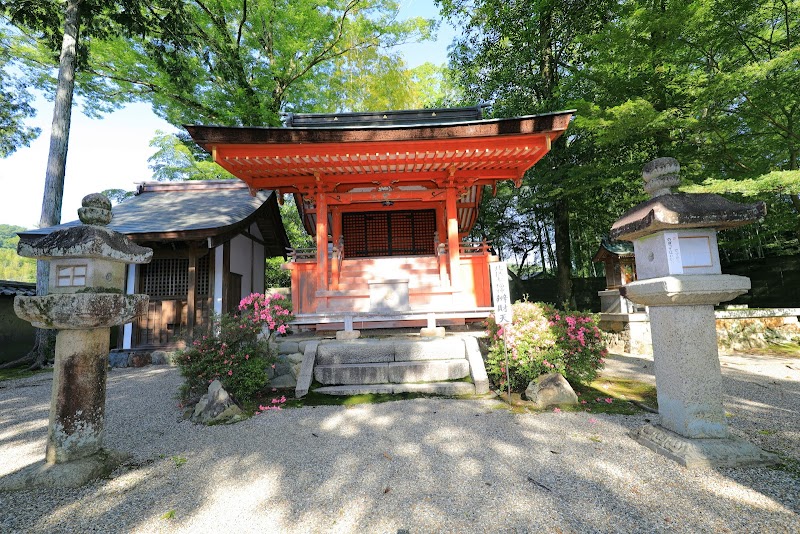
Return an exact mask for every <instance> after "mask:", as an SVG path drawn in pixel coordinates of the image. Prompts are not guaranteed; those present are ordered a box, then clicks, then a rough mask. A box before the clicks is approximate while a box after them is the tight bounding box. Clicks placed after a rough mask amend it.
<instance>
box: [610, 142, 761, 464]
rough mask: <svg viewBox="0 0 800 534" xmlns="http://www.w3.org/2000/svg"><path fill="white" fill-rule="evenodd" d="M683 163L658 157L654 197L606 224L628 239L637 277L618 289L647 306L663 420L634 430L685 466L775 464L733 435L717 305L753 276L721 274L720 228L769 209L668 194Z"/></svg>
mask: <svg viewBox="0 0 800 534" xmlns="http://www.w3.org/2000/svg"><path fill="white" fill-rule="evenodd" d="M679 171H680V165H679V164H678V162H677V161H676V160H675V159H673V158H659V159H656V160H653V161H651V162H650V163H648V164H647V165H645V167H644V169H643V172H642V176H643V178H644V181H645V186H644V188H645V191H647V192H648V193H649V194H650V197H651V198H650V200H648V201H645V202H643V203H641V204H639V205H638V206H636V207H634V208H632V209H631V210H629V211H628V212H627V213H625V214H624V215H623V216H622V217H621V218H620V219H619V220H617V221H616V222H615V223H614V225H613V226H612V228H611V237H612V239H619V240H626V241H633V247H634V254H635V257H636V270H637V277H638V280H637V281H636V282H631V283H630V284H627V285H625V286H622V287H621V288H620V293H621V294H622V295H623V296H625V297H627V298H628V299H629V300H631V301H632V302H635V303H637V304H642V305H645V306H648V307H649V313H650V328H651V333H652V339H653V359H654V362H655V375H656V389H657V391H658V408H659V414H660V416H661V417H660V419H661V421H660V425H657V426H647V427H644V428H642V429H641V430H639V432H638V434H637V438H638V440H639V441H640V442H641V443H642V444H644V445H646V446H647V447H649V448H651V449H653V450H655V451H656V452H659V453H661V454H664V455H666V456H668V457H670V458H673V459H674V460H676V461H678V462H679V463H681V464H683V465H686V466H703V465H704V466H729V467H732V466H738V465H748V464H757V463H770V462H772V461H774V458H773V456H772V455H769V454H767V453H765V452H764V451H762V450H761V449H759V448H758V447H755V446H754V445H752V444H750V443H748V442H746V441H744V440H741V439H739V438H736V437H734V436H732V435H731V434H730V432H729V430H728V425H727V423H726V421H725V410H724V408H723V405H722V397H723V391H722V374H721V372H720V365H719V354H718V352H717V334H716V325H715V317H714V306H715V305H717V304H719V303H720V302H724V301H727V300H731V299H733V298H735V297H737V296H738V295H741V294H743V293H746V292H747V291H748V290H749V289H750V279H749V278H747V277H744V276H733V275H727V274H722V270H721V268H720V261H719V250H718V248H717V229H720V228H730V227H734V226H740V225H743V224H747V223H750V222H753V221H755V220H758V219H760V218H761V217H763V216H764V215H765V214H766V207H765V205H764V203H763V202H758V203H755V204H739V203H736V202H732V201H729V200H727V199H725V198H723V197H721V196H719V195H713V194H687V193H672V192H671V190H670V188H672V187H675V186H677V185H679V184H680V178H679V176H678V173H679Z"/></svg>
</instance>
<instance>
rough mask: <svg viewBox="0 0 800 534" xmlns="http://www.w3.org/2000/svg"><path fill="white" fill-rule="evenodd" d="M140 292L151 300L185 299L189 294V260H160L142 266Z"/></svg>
mask: <svg viewBox="0 0 800 534" xmlns="http://www.w3.org/2000/svg"><path fill="white" fill-rule="evenodd" d="M206 278H208V276H206ZM142 292H143V293H145V294H146V295H149V296H150V298H151V299H164V298H184V299H185V298H186V297H187V295H188V294H189V259H188V258H162V259H156V260H153V261H151V262H150V263H146V264H144V265H143V266H142Z"/></svg>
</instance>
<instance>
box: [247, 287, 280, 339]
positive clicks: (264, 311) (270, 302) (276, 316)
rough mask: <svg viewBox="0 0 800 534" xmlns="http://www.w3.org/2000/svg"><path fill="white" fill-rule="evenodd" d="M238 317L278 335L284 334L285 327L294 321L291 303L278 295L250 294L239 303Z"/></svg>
mask: <svg viewBox="0 0 800 534" xmlns="http://www.w3.org/2000/svg"><path fill="white" fill-rule="evenodd" d="M239 315H241V316H242V317H249V318H250V320H251V321H252V324H253V325H261V327H262V328H263V327H266V328H268V329H269V331H270V332H276V333H278V334H285V333H286V325H287V324H288V323H289V321H291V320H292V319H294V316H293V315H292V301H291V300H289V298H288V297H285V296H283V295H281V294H279V293H272V294H271V295H267V294H265V293H251V294H250V295H248V296H246V297H245V298H243V299H242V300H241V302H239Z"/></svg>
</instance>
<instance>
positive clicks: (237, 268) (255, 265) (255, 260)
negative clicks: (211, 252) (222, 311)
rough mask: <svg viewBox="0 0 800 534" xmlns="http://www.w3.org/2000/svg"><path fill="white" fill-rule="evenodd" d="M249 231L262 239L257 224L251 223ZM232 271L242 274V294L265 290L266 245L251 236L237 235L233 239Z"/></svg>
mask: <svg viewBox="0 0 800 534" xmlns="http://www.w3.org/2000/svg"><path fill="white" fill-rule="evenodd" d="M248 230H249V232H250V233H251V234H252V235H254V236H256V237H257V238H259V239H261V232H259V231H258V226H256V224H255V223H254V224H252V225H250V228H249V229H248ZM231 272H232V273H236V274H240V275H242V294H241V296H240V298H244V297H246V296H247V295H249V294H250V293H263V292H264V245H261V244H260V243H256V242H255V241H253V240H252V239H250V238H249V237H246V236H243V235H237V236H236V237H234V238H233V239H232V240H231Z"/></svg>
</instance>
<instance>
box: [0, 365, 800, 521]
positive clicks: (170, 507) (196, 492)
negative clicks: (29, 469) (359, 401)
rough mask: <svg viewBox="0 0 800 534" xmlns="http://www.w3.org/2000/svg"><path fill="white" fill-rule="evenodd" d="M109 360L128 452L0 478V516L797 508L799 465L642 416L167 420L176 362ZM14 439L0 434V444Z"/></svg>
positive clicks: (364, 413)
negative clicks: (104, 464) (36, 478)
mask: <svg viewBox="0 0 800 534" xmlns="http://www.w3.org/2000/svg"><path fill="white" fill-rule="evenodd" d="M115 373H116V372H115ZM115 373H112V376H111V377H110V381H109V390H108V391H109V394H108V409H107V412H108V414H107V429H108V439H107V443H108V445H109V446H110V447H112V448H117V449H122V450H126V451H129V452H131V453H133V454H134V455H135V461H134V462H133V463H132V464H131V465H130V466H129V469H127V470H125V469H123V470H121V471H119V472H117V473H116V474H115V475H114V478H113V479H111V480H102V481H98V482H96V483H94V484H92V485H89V486H87V487H85V488H82V489H80V490H77V491H73V490H44V491H37V492H35V493H34V492H29V493H16V494H0V530H11V531H13V530H16V529H18V530H25V531H33V532H58V531H86V530H93V529H97V530H101V531H107V532H120V531H125V532H129V531H144V532H151V531H161V530H163V531H173V530H174V531H185V532H189V531H191V532H214V531H219V530H221V529H224V530H228V531H234V532H235V531H273V532H274V531H281V532H296V531H331V530H338V531H370V532H372V531H382V532H397V531H401V530H407V531H410V532H420V531H423V532H427V531H458V532H472V531H478V530H490V531H530V530H543V531H546V532H556V531H566V532H570V531H575V532H586V531H644V532H650V531H673V530H687V529H688V530H708V531H720V530H724V529H730V530H731V531H734V532H735V531H747V530H764V529H767V530H775V531H781V530H786V531H792V530H794V527H795V526H797V524H798V518H797V515H796V514H797V508H796V504H797V479H796V478H792V477H791V476H790V475H789V474H787V473H784V472H779V471H772V470H766V469H763V468H761V469H743V470H738V471H736V472H733V473H732V472H731V471H730V470H729V471H725V472H720V473H716V472H714V471H712V470H707V471H687V470H685V469H684V468H682V467H680V466H678V465H677V464H675V463H673V462H671V461H669V460H666V459H664V458H662V457H660V456H658V455H656V454H654V453H652V452H651V451H649V450H648V449H646V448H644V447H641V446H639V445H638V444H637V443H636V442H634V441H633V440H632V439H631V438H630V437H629V432H630V430H632V429H634V428H636V427H638V426H640V425H642V424H645V422H646V421H647V419H646V418H647V416H646V415H637V416H607V415H597V416H596V417H593V416H592V414H591V413H570V414H568V413H552V412H548V413H542V414H513V413H510V412H509V411H508V410H506V409H504V408H502V407H501V405H500V403H498V402H496V401H464V400H449V399H443V400H440V399H417V400H409V401H398V402H391V403H385V404H380V405H359V406H354V407H350V408H347V407H339V406H336V407H334V406H323V407H316V408H302V409H295V410H283V411H278V412H270V413H265V414H262V415H259V416H256V417H253V418H252V419H249V420H247V421H244V422H242V423H238V424H236V425H231V426H214V427H202V426H195V425H193V424H191V423H189V422H186V421H181V420H180V413H179V410H178V408H177V407H176V404H177V401H176V400H175V399H174V398H172V395H174V392H175V391H176V388H177V386H178V384H179V377H178V376H177V372H176V371H174V370H164V369H158V368H150V369H146V370H136V371H126V372H120V373H116V374H115ZM47 393H48V394H49V390H48V391H47ZM14 397H15V398H14V400H13V401H10V404H9V405H7V406H6V408H5V409H10V410H13V409H14V408H13V406H14V405H16V406H24V405H26V404H31V405H38V404H41V403H42V396H41V392H37V391H36V389H35V388H31V389H29V390H25V391H21V392H18V393H15V396H14ZM6 398H7V397H6V396H0V399H2V400H3V401H4V400H5V399H6ZM754 402H760V401H759V400H758V399H754ZM0 406H3V404H0ZM13 420H14V417H13V413H10V421H12V422H13ZM37 432H39V434H40V435H39V436H38V437H36V438H34V437H33V434H35V432H33V431H30V432H29V433H28V434H26V436H28V438H27V439H39V440H41V441H42V444H43V442H44V434H45V432H46V421H45V422H44V423H43V424H42V425H41V426H40V428H39V429H38V430H37ZM14 446H15V444H14V443H2V444H0V458H4V457H6V456H5V455H6V454H10V453H11V449H13V447H14ZM754 480H755V481H759V480H763V484H762V486H763V488H761V489H759V487H758V484H757V483H755V482H753V481H754ZM742 486H750V487H752V488H754V489H756V490H757V491H758V492H759V493H760V494H759V493H755V492H752V491H749V490H747V489H746V488H745V487H742ZM769 488H783V494H778V493H779V492H778V491H776V490H773V491H770V490H769Z"/></svg>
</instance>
